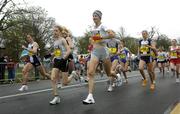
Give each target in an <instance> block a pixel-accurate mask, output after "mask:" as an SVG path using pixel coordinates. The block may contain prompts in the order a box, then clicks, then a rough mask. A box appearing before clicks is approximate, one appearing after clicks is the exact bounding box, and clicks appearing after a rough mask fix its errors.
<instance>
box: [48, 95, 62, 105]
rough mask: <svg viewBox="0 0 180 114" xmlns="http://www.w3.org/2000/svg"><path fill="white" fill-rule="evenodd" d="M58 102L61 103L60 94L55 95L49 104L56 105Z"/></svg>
mask: <svg viewBox="0 0 180 114" xmlns="http://www.w3.org/2000/svg"><path fill="white" fill-rule="evenodd" d="M58 103H60V97H59V96H56V97H54V99H53V100H52V101H50V102H49V104H51V105H55V104H58Z"/></svg>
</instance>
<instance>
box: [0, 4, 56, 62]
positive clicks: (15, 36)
mask: <svg viewBox="0 0 180 114" xmlns="http://www.w3.org/2000/svg"><path fill="white" fill-rule="evenodd" d="M13 12H14V13H13V15H11V16H10V17H9V18H8V23H13V25H14V26H11V27H9V28H7V29H6V30H3V32H2V37H3V39H4V40H5V46H6V47H7V49H6V50H7V52H9V51H10V50H11V51H10V52H11V53H9V55H10V56H13V57H14V58H15V59H16V60H17V59H18V58H19V57H18V55H19V54H16V56H15V54H14V53H18V52H20V50H22V49H21V45H22V44H24V43H25V37H26V35H27V34H33V36H34V38H35V41H36V42H38V44H39V46H40V49H41V51H40V52H41V54H42V55H44V52H45V49H44V47H45V44H46V43H48V42H49V43H52V27H53V25H54V24H55V19H54V18H51V17H47V12H46V11H45V9H43V8H41V7H27V8H18V9H16V10H14V11H13ZM14 42H16V43H15V44H14ZM9 45H12V47H9Z"/></svg>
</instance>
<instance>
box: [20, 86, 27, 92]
mask: <svg viewBox="0 0 180 114" xmlns="http://www.w3.org/2000/svg"><path fill="white" fill-rule="evenodd" d="M27 90H28V86H27V85H22V86H21V88H20V89H19V91H27Z"/></svg>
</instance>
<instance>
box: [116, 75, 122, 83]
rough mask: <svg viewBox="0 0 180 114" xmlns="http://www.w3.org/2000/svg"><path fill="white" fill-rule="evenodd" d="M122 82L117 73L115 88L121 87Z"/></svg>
mask: <svg viewBox="0 0 180 114" xmlns="http://www.w3.org/2000/svg"><path fill="white" fill-rule="evenodd" d="M122 82H123V80H122V77H121V75H120V74H119V73H118V74H117V81H116V84H117V86H121V85H122Z"/></svg>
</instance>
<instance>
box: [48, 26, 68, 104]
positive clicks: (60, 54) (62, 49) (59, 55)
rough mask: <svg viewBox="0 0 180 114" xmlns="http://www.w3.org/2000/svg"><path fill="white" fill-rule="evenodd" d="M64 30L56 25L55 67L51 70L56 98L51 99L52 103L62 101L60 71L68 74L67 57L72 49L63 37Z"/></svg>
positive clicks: (54, 32) (54, 33)
mask: <svg viewBox="0 0 180 114" xmlns="http://www.w3.org/2000/svg"><path fill="white" fill-rule="evenodd" d="M62 31H63V28H62V27H61V26H55V27H54V31H53V35H54V52H53V53H52V54H51V55H53V56H54V59H53V61H54V62H53V68H52V71H51V80H52V90H53V95H54V98H53V100H52V101H50V104H51V105H55V104H58V103H60V97H59V94H58V91H57V82H58V79H59V73H60V72H61V74H62V76H64V75H68V74H67V71H68V69H67V61H68V60H67V59H68V56H69V54H70V53H71V50H70V47H69V46H68V44H67V42H66V40H65V39H64V38H63V37H62Z"/></svg>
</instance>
